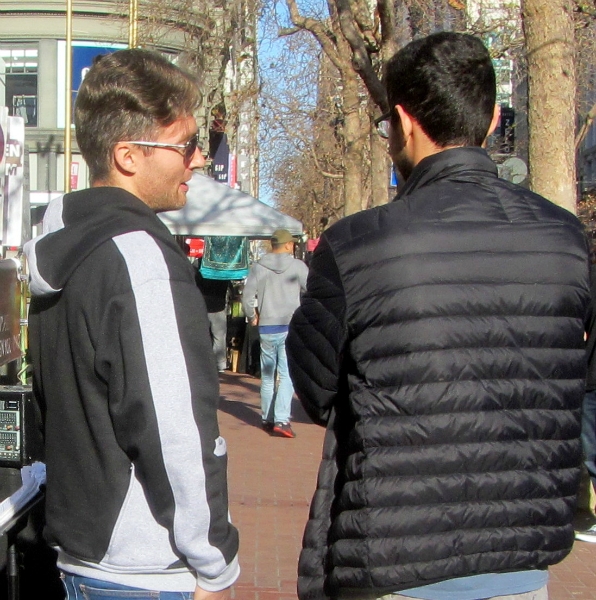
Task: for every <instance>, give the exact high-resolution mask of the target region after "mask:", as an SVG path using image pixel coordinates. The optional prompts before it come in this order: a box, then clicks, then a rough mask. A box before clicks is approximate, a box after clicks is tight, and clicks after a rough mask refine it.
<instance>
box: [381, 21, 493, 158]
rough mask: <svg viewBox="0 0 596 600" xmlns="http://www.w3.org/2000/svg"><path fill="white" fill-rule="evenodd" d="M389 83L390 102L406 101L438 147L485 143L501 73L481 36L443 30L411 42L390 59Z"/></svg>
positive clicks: (387, 74)
mask: <svg viewBox="0 0 596 600" xmlns="http://www.w3.org/2000/svg"><path fill="white" fill-rule="evenodd" d="M385 86H386V88H387V98H388V100H389V106H390V107H391V108H392V109H394V108H395V106H396V105H397V104H400V105H401V106H403V108H404V110H405V111H406V112H407V113H408V114H410V115H411V116H412V117H414V118H415V119H416V121H417V122H418V124H419V125H420V126H421V127H422V129H423V130H424V132H425V133H426V135H428V137H429V138H430V139H431V140H432V141H433V142H434V143H435V144H437V145H438V146H439V147H446V146H481V145H482V144H483V142H484V140H485V138H486V135H487V133H488V128H489V127H490V123H491V120H492V117H493V111H494V107H495V101H496V78H495V70H494V68H493V64H492V60H491V58H490V55H489V53H488V50H487V49H486V47H485V46H484V44H483V43H482V41H481V40H480V39H479V38H477V37H474V36H472V35H468V34H463V33H454V32H450V31H443V32H440V33H433V34H431V35H429V36H427V37H424V38H421V39H417V40H414V41H413V42H410V43H409V44H408V45H407V46H405V47H404V48H402V49H401V50H399V51H398V52H397V53H396V54H395V55H394V56H393V57H392V58H391V59H390V60H389V61H388V63H387V65H386V70H385ZM392 112H393V113H394V111H392ZM392 119H394V120H397V116H396V115H395V114H393V115H392Z"/></svg>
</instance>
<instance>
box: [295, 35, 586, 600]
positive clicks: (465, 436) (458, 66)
mask: <svg viewBox="0 0 596 600" xmlns="http://www.w3.org/2000/svg"><path fill="white" fill-rule="evenodd" d="M385 73H386V74H385V84H386V89H387V96H388V100H389V107H390V111H389V113H388V114H387V115H384V117H383V118H382V119H381V120H380V123H379V125H380V126H381V127H382V128H383V130H382V132H383V133H384V134H385V135H386V136H388V142H389V153H390V155H391V158H392V160H393V163H394V165H395V166H396V167H397V169H398V170H399V172H400V174H401V176H402V179H403V180H404V181H405V183H404V185H403V187H402V189H401V191H400V192H399V194H398V195H397V197H396V198H395V200H394V202H392V203H390V204H388V205H386V206H381V207H377V208H374V209H371V210H368V211H364V212H361V213H359V214H356V215H352V216H350V217H347V218H345V219H343V220H341V221H339V222H338V223H336V224H335V225H333V226H332V227H330V228H328V229H327V230H326V231H325V233H324V234H323V235H322V236H321V239H320V241H319V244H318V246H317V249H316V250H315V252H314V254H313V257H312V259H311V262H310V271H309V277H308V285H307V291H306V293H305V294H304V296H303V298H302V303H301V306H300V308H298V310H297V311H296V313H294V317H293V319H292V322H291V324H290V331H289V335H288V339H287V351H288V356H289V362H290V372H291V374H292V379H293V382H294V386H295V390H296V393H297V394H298V396H299V398H300V400H301V401H302V403H303V405H304V407H305V408H306V410H307V411H308V413H309V414H310V415H311V417H312V418H313V419H314V420H316V421H317V422H319V423H320V424H322V425H326V426H327V436H326V439H325V443H324V450H323V462H322V464H321V469H320V472H319V478H318V481H317V486H318V487H317V492H316V495H315V499H314V501H313V504H312V507H311V514H310V519H309V522H308V525H307V528H306V531H305V535H304V548H303V551H302V554H301V557H300V563H299V581H298V591H299V597H300V598H304V599H306V598H309V599H312V598H324V597H326V596H330V597H333V598H358V599H359V600H363V599H365V598H366V599H372V598H375V599H376V598H387V599H392V600H398V599H412V598H418V599H423V600H481V599H482V600H484V599H487V598H491V599H497V598H498V599H499V600H513V599H516V600H544V599H546V598H547V596H548V594H547V587H546V584H547V578H548V572H547V568H548V566H549V565H552V564H555V563H557V562H559V561H561V560H562V559H563V558H564V557H565V556H566V555H567V554H568V553H569V551H570V550H571V547H572V544H573V535H574V532H573V523H572V521H573V516H574V509H575V502H576V494H577V491H578V485H579V480H580V467H581V458H582V457H581V445H580V439H579V438H580V409H581V403H582V398H583V390H584V380H585V376H586V365H585V349H584V318H585V316H586V311H587V307H588V304H589V301H590V286H589V277H588V252H587V243H586V239H585V236H584V233H583V230H582V226H581V224H580V223H579V221H578V220H577V219H576V218H575V216H574V215H572V214H571V213H569V212H567V211H566V210H564V209H563V208H561V207H558V206H555V205H554V204H552V203H550V202H549V201H548V200H546V199H544V198H542V197H540V196H538V195H537V194H534V193H532V192H531V191H529V190H527V189H525V188H522V187H519V186H516V185H513V184H511V183H509V182H507V181H504V180H502V179H499V177H498V175H497V168H496V166H495V164H494V163H493V162H492V161H491V159H490V158H489V156H488V155H487V153H486V152H485V150H484V149H483V148H482V146H483V144H484V141H485V139H486V137H487V135H488V134H489V133H491V132H492V131H493V129H494V127H495V125H496V123H497V119H498V110H497V109H496V107H495V96H496V87H495V72H494V69H493V66H492V62H491V58H490V55H489V53H488V51H487V49H486V48H485V47H484V46H483V44H482V42H481V41H480V40H479V39H478V38H475V37H473V36H469V35H463V34H457V33H449V32H442V33H437V34H433V35H430V36H428V37H426V38H421V39H418V40H415V41H414V42H412V43H410V44H408V45H407V46H406V47H405V48H403V49H402V50H400V51H399V52H398V53H397V54H396V55H395V56H394V57H393V58H392V59H391V60H390V61H389V62H388V64H387V66H386V72H385Z"/></svg>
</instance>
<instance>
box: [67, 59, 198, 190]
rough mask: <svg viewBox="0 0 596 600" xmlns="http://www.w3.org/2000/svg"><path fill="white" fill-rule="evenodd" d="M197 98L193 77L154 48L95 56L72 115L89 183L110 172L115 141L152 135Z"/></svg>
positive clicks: (188, 111)
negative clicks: (87, 170)
mask: <svg viewBox="0 0 596 600" xmlns="http://www.w3.org/2000/svg"><path fill="white" fill-rule="evenodd" d="M199 102H200V92H199V88H198V83H197V81H196V80H195V78H193V76H191V75H190V74H188V73H185V72H184V71H182V70H181V69H179V68H178V67H177V66H175V65H173V64H172V63H171V62H170V61H169V60H168V59H167V58H165V57H163V56H162V55H161V54H158V53H157V52H153V51H150V50H142V49H139V48H133V49H128V50H119V51H117V52H114V53H112V54H106V55H103V56H99V57H98V58H97V59H96V60H95V62H94V64H93V66H92V67H91V68H90V69H89V72H88V73H87V75H86V76H85V78H84V79H83V83H82V84H81V87H80V89H79V92H78V95H77V99H76V102H75V116H74V120H75V126H76V137H77V143H78V145H79V149H80V150H81V154H82V155H83V158H84V159H85V161H86V162H87V165H88V167H89V173H90V179H91V183H93V182H95V181H98V180H102V179H105V178H106V177H107V176H108V175H109V173H110V170H111V169H112V150H113V148H114V145H115V144H116V143H118V142H121V141H124V140H149V141H150V140H151V137H152V136H153V135H155V133H156V131H157V129H158V128H160V127H167V126H168V125H171V124H172V123H173V122H174V121H176V120H177V119H179V118H181V117H184V116H188V115H192V114H193V113H194V111H195V110H196V108H197V106H198V104H199Z"/></svg>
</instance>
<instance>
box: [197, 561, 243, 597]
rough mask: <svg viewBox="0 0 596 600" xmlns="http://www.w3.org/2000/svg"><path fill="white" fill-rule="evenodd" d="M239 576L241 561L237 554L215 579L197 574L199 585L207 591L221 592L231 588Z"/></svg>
mask: <svg viewBox="0 0 596 600" xmlns="http://www.w3.org/2000/svg"><path fill="white" fill-rule="evenodd" d="M239 576H240V563H239V562H238V555H236V556H235V557H234V559H233V560H232V562H231V563H230V564H229V565H228V566H227V567H226V568H225V570H224V571H223V573H221V575H219V576H218V577H215V578H214V579H208V578H206V577H201V576H200V575H198V574H197V586H198V587H200V588H201V589H202V590H205V591H206V592H219V591H221V590H225V589H226V588H229V587H230V586H231V585H232V584H233V583H234V582H235V581H236V580H237V579H238V577H239Z"/></svg>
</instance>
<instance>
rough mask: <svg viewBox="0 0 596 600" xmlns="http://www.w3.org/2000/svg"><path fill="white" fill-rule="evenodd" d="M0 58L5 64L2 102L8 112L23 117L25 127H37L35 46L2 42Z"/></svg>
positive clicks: (36, 62) (36, 59) (36, 57)
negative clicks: (4, 93) (4, 85)
mask: <svg viewBox="0 0 596 600" xmlns="http://www.w3.org/2000/svg"><path fill="white" fill-rule="evenodd" d="M0 58H1V59H2V60H3V61H4V65H5V73H6V74H5V77H6V96H5V99H4V103H5V105H6V106H7V107H8V111H9V114H11V115H13V116H18V117H23V118H24V119H25V126H26V127H37V66H38V53H37V46H34V45H31V44H21V45H16V44H11V45H6V44H2V45H0ZM0 100H1V99H0Z"/></svg>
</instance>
